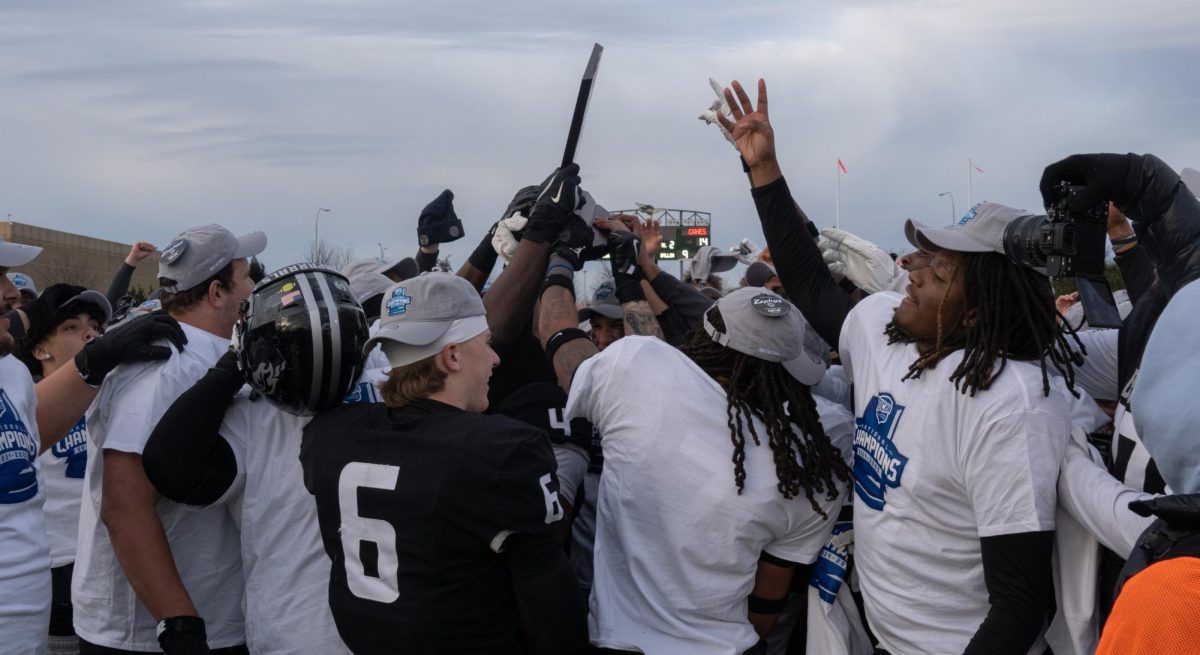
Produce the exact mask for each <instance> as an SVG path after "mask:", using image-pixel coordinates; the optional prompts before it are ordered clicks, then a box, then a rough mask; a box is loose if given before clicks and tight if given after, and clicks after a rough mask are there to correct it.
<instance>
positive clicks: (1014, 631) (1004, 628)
mask: <svg viewBox="0 0 1200 655" xmlns="http://www.w3.org/2000/svg"><path fill="white" fill-rule="evenodd" d="M979 545H980V553H981V555H982V556H983V581H984V584H985V585H986V586H987V590H988V603H989V604H990V605H991V607H990V608H989V609H988V613H987V616H986V617H985V618H984V619H983V623H982V624H980V626H979V628H978V629H977V630H976V631H975V636H974V637H972V638H971V642H970V643H969V644H967V649H966V650H965V651H963V655H985V654H986V655H1003V654H1005V653H1011V654H1012V655H1024V654H1025V653H1027V652H1029V648H1030V647H1031V646H1032V645H1033V642H1034V641H1035V640H1037V638H1038V635H1039V634H1040V633H1041V631H1042V627H1043V626H1044V625H1045V622H1046V612H1047V609H1048V606H1049V602H1050V594H1051V593H1053V586H1052V577H1051V568H1050V553H1051V551H1052V550H1053V547H1054V531H1053V530H1046V531H1043V532H1020V533H1016V534H1004V535H997V536H994V537H982V538H980V540H979Z"/></svg>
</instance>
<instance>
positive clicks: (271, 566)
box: [142, 264, 381, 655]
mask: <svg viewBox="0 0 1200 655" xmlns="http://www.w3.org/2000/svg"><path fill="white" fill-rule="evenodd" d="M235 331H236V334H237V339H236V342H237V344H238V349H237V350H230V351H229V352H227V353H225V354H224V355H222V356H221V359H220V360H218V361H217V365H216V366H215V367H213V368H212V369H210V370H209V372H208V373H207V374H206V375H205V376H204V377H203V378H201V379H200V381H199V382H197V383H196V384H195V385H193V386H192V388H191V389H189V390H187V391H186V392H184V393H183V395H181V396H180V397H179V399H178V400H176V401H175V402H174V403H173V404H172V405H171V407H170V409H168V410H167V412H166V413H165V414H164V415H163V417H162V419H161V420H160V421H159V422H158V426H157V427H155V429H154V432H153V433H151V435H150V439H149V440H148V441H147V442H146V448H145V450H144V451H143V453H142V463H143V465H144V466H145V469H146V475H147V477H148V478H149V479H150V481H151V482H152V483H153V484H154V486H155V488H156V489H158V491H159V493H161V494H162V495H163V496H164V497H166V498H169V499H171V500H173V501H175V502H179V503H184V504H187V505H192V506H198V507H208V506H211V505H216V504H223V505H225V506H227V507H228V508H229V510H230V511H231V513H232V514H233V516H234V517H235V519H236V521H237V523H238V527H239V531H240V534H241V552H242V572H243V575H244V576H245V586H246V646H247V647H248V648H249V649H250V651H251V652H253V653H278V654H280V655H283V654H286V653H302V652H312V653H328V654H331V655H333V654H336V653H345V652H348V651H347V649H346V647H345V645H343V644H342V640H341V638H340V637H339V636H338V633H337V628H336V627H335V626H334V624H333V616H332V614H331V613H330V611H329V559H328V558H326V557H325V554H324V553H323V552H322V547H321V533H320V531H319V530H318V528H317V507H316V505H315V504H314V503H313V502H312V497H311V496H309V494H308V492H307V491H306V490H305V488H304V478H303V471H302V469H301V467H300V442H301V437H302V431H303V429H304V426H305V425H306V424H307V423H308V421H309V418H310V417H311V416H312V414H314V413H316V412H319V411H322V410H326V409H329V408H331V407H333V406H336V405H338V404H340V403H342V402H343V399H346V398H347V395H348V394H350V392H351V391H352V390H353V391H354V392H355V393H354V395H353V396H352V398H353V399H354V400H355V401H358V400H363V401H369V400H370V399H371V398H372V397H377V396H378V394H377V393H374V392H373V391H374V384H373V383H372V381H370V380H368V379H364V380H363V385H364V386H369V387H371V390H370V391H367V392H366V393H362V392H360V390H358V389H357V388H356V386H357V385H356V383H357V382H358V374H359V372H360V371H362V360H363V352H362V350H363V345H364V344H365V343H366V341H367V324H366V319H365V317H364V315H363V311H362V308H361V307H360V306H359V304H358V303H357V302H356V301H355V299H354V297H353V295H352V294H351V291H350V287H349V284H348V282H347V280H346V278H344V277H342V276H341V275H339V274H337V273H335V272H333V271H329V270H326V269H323V268H321V267H316V266H312V265H309V264H298V265H295V266H288V267H286V268H283V269H280V270H278V271H275V272H274V273H271V274H270V275H269V276H267V277H266V278H265V279H263V280H262V281H261V282H260V283H259V284H258V286H257V287H256V288H255V291H254V293H253V294H252V295H251V296H250V299H249V302H248V303H247V305H246V311H245V314H244V316H243V317H242V320H241V321H239V322H238V326H237V328H236V329H235ZM376 375H381V374H379V373H378V372H376ZM247 382H249V385H250V386H249V387H245V388H243V387H244V385H245V384H246V383H247ZM239 390H241V392H240V393H239ZM263 398H265V400H263Z"/></svg>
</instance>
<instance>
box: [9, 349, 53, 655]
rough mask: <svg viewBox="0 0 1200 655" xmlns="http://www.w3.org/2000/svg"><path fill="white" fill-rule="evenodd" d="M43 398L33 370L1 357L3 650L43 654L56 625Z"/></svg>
mask: <svg viewBox="0 0 1200 655" xmlns="http://www.w3.org/2000/svg"><path fill="white" fill-rule="evenodd" d="M40 439H41V437H40V436H39V434H38V426H37V397H36V396H35V395H34V391H33V378H31V377H30V376H29V369H27V368H25V365H24V364H22V363H21V362H19V361H17V359H16V358H15V357H13V356H11V355H5V356H3V357H0V644H3V646H2V647H0V650H3V651H4V652H5V653H19V654H21V655H25V654H27V653H28V654H34V653H42V652H44V650H45V648H46V635H47V629H48V628H49V623H50V549H49V548H48V547H47V545H46V521H45V515H44V514H43V513H42V504H43V502H44V500H45V495H46V491H45V488H44V487H45V485H44V484H43V481H42V480H41V479H40V475H39V471H38V468H39V463H38V451H39V450H41V441H40Z"/></svg>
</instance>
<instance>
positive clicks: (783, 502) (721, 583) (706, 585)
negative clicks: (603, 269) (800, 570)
mask: <svg viewBox="0 0 1200 655" xmlns="http://www.w3.org/2000/svg"><path fill="white" fill-rule="evenodd" d="M668 390H669V392H670V393H666V391H668ZM814 400H815V401H816V403H817V409H818V411H819V412H820V413H821V415H822V417H823V418H824V417H825V416H830V417H834V416H837V415H838V413H839V412H842V414H841V415H842V417H843V418H842V419H841V421H840V422H839V421H837V420H830V421H829V422H828V423H825V421H824V420H823V421H822V423H823V428H824V430H825V431H826V433H827V434H828V435H829V437H830V440H831V441H832V442H833V443H834V444H835V446H836V447H838V448H841V449H843V452H845V450H846V449H848V447H849V441H850V420H849V419H850V416H849V415H848V414H846V413H845V412H844V410H841V409H840V408H839V407H838V406H837V405H835V404H834V403H832V402H829V401H827V400H825V399H823V398H819V397H818V398H814ZM726 406H727V398H726V396H725V392H724V390H723V389H722V388H721V387H720V386H719V385H718V384H717V383H716V381H714V380H713V379H712V378H711V377H709V375H708V374H707V373H705V372H704V370H703V369H701V368H700V367H699V366H697V365H696V364H695V363H694V362H692V360H691V359H689V358H688V357H687V356H686V355H684V354H683V353H682V352H680V351H679V350H676V349H675V348H673V347H671V346H670V345H668V344H666V343H664V342H663V341H660V340H658V339H654V338H650V337H636V336H634V337H625V338H624V339H621V340H620V341H617V342H616V343H614V344H613V345H611V346H609V347H608V348H606V349H605V350H604V352H602V353H599V354H598V355H596V356H594V357H592V358H591V359H589V360H587V361H585V362H584V363H583V364H582V365H581V366H580V367H579V369H578V370H577V371H576V372H575V378H574V381H573V382H572V384H571V394H570V398H569V400H568V401H567V417H568V418H575V417H585V418H588V419H590V420H591V421H592V424H593V425H594V426H595V428H596V430H597V431H599V433H600V434H602V435H603V438H604V473H603V475H601V476H600V490H599V495H598V505H597V517H596V521H597V525H596V540H595V554H594V580H593V586H592V595H591V600H590V607H591V611H590V615H589V617H588V628H589V629H588V632H589V634H590V636H591V640H592V643H593V644H595V645H598V646H601V647H606V648H616V649H626V650H634V649H637V650H641V651H642V652H645V653H697V654H699V653H721V654H728V655H736V654H740V653H743V652H745V651H746V650H748V649H750V648H751V647H753V646H754V645H755V644H756V643H757V642H758V635H757V634H756V633H755V631H754V628H753V626H751V625H750V622H749V620H748V618H747V598H748V597H749V596H750V592H751V590H752V589H753V588H754V577H755V571H756V570H757V566H758V561H759V558H760V556H761V555H762V553H764V552H765V553H768V554H770V555H773V556H775V557H778V558H780V559H784V560H787V561H790V562H796V563H799V564H808V563H811V562H812V561H813V560H815V559H816V557H817V554H818V553H819V552H820V550H821V547H822V546H823V545H824V544H825V542H826V540H827V539H828V537H829V533H830V530H832V529H833V523H834V519H836V517H837V513H838V512H837V510H838V507H839V506H840V504H841V503H842V501H843V500H844V498H845V492H846V486H845V485H843V486H842V487H841V488H840V489H839V493H835V494H834V497H833V498H828V497H827V496H826V495H825V494H816V495H815V500H816V501H817V502H818V504H819V505H820V507H821V508H822V510H823V511H824V512H825V516H821V515H820V514H818V513H817V512H815V511H813V508H812V505H811V503H810V502H809V500H808V499H807V498H806V497H804V496H801V497H798V498H792V499H790V500H789V499H785V498H784V497H783V495H782V494H780V493H779V490H778V488H777V485H778V482H779V480H778V477H777V475H776V472H775V461H774V454H773V452H772V450H771V449H770V447H769V446H768V445H767V443H766V442H765V438H766V437H765V435H766V433H767V431H766V427H765V426H764V425H763V424H762V423H761V422H760V421H759V420H758V419H757V418H755V419H753V420H754V429H755V430H756V432H757V433H758V434H759V435H763V436H762V437H761V438H762V439H763V440H764V441H763V443H762V445H760V446H756V445H755V444H754V441H753V440H752V439H751V438H750V437H749V436H748V435H749V433H748V430H747V431H746V434H747V439H746V447H745V471H746V480H745V490H744V491H743V492H742V493H741V494H739V493H738V490H737V486H736V484H735V482H734V466H733V461H732V456H733V452H734V449H733V441H732V437H731V435H730V431H729V427H728V425H727V423H726V421H727V417H726Z"/></svg>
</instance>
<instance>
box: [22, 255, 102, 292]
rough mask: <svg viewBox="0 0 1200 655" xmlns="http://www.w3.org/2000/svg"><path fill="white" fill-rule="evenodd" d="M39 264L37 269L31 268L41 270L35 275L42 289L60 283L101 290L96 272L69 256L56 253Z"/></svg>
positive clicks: (31, 268)
mask: <svg viewBox="0 0 1200 655" xmlns="http://www.w3.org/2000/svg"><path fill="white" fill-rule="evenodd" d="M37 264H38V265H37V266H36V267H33V266H31V267H29V268H30V270H33V269H34V268H36V269H40V270H38V272H37V275H34V279H35V280H36V281H37V282H38V287H39V288H40V289H45V288H46V287H48V286H50V285H51V284H58V283H60V282H62V283H66V284H74V285H76V286H81V287H86V288H89V289H97V288H100V287H99V284H98V280H97V279H96V275H95V274H94V272H93V271H90V270H88V268H87V267H86V266H84V265H83V264H82V263H81V262H80V261H79V260H77V259H72V258H71V257H70V256H68V255H64V254H61V253H56V254H54V255H53V256H51V257H47V258H45V260H44V261H40V262H37Z"/></svg>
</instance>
